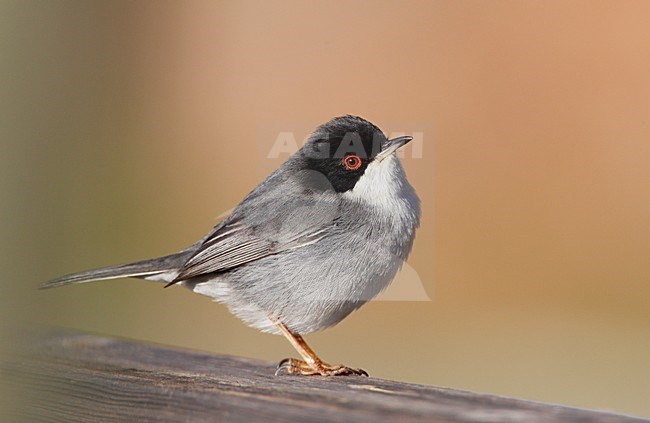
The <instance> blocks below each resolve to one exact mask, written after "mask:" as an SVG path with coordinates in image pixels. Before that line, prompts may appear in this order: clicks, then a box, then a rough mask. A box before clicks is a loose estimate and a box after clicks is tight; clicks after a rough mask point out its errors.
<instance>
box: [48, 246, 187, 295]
mask: <svg viewBox="0 0 650 423" xmlns="http://www.w3.org/2000/svg"><path fill="white" fill-rule="evenodd" d="M197 247H198V244H195V245H192V246H191V247H190V248H188V249H186V250H183V251H181V252H179V253H176V254H171V255H169V256H165V257H159V258H154V259H150V260H143V261H138V262H135V263H129V264H122V265H118V266H109V267H103V268H101V269H93V270H86V271H85V272H79V273H71V274H69V275H65V276H61V277H60V278H56V279H52V280H50V281H48V282H45V283H44V284H43V285H41V287H40V288H41V289H48V288H56V287H59V286H64V285H71V284H77V283H84V282H90V281H100V280H107V279H117V278H142V279H151V280H159V281H165V282H169V281H171V280H172V279H174V278H175V277H176V274H177V273H178V269H180V268H181V267H182V266H183V264H185V262H186V261H187V260H188V259H189V258H190V256H191V255H192V253H193V252H194V250H196V248H197Z"/></svg>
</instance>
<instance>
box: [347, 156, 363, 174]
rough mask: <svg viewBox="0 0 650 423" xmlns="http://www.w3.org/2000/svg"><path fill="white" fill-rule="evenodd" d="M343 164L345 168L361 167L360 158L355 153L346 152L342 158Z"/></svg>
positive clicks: (354, 168) (355, 168)
mask: <svg viewBox="0 0 650 423" xmlns="http://www.w3.org/2000/svg"><path fill="white" fill-rule="evenodd" d="M343 166H345V168H346V169H347V170H357V169H359V168H360V167H361V159H360V158H359V156H357V155H356V154H348V155H347V156H345V157H344V158H343Z"/></svg>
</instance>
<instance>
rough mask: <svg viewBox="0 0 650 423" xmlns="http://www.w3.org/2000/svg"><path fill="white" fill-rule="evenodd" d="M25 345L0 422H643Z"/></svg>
mask: <svg viewBox="0 0 650 423" xmlns="http://www.w3.org/2000/svg"><path fill="white" fill-rule="evenodd" d="M23 338H25V337H24V336H23ZM28 338H29V339H30V341H29V342H23V345H24V346H23V348H21V349H19V350H18V351H17V352H14V353H13V354H11V355H10V356H9V357H8V358H5V359H4V360H3V361H2V366H1V370H2V380H3V381H4V382H5V383H7V382H8V383H9V384H10V386H11V387H12V392H14V393H15V394H16V396H19V397H20V400H14V401H13V403H12V404H10V406H9V407H4V410H2V413H3V414H4V418H0V420H2V421H66V422H69V421H84V422H94V421H101V422H107V421H134V420H137V421H152V420H155V421H192V422H195V421H233V422H253V421H265V422H276V421H277V422H280V421H305V422H311V421H333V422H343V421H361V422H365V421H368V422H394V421H400V422H402V421H403V422H421V421H422V422H423V421H428V422H431V421H440V422H443V421H444V422H447V421H448V422H540V421H548V422H554V421H562V422H569V421H576V422H577V421H579V422H643V421H645V422H648V420H643V419H638V418H633V417H627V416H622V415H616V414H611V413H604V412H597V411H590V410H582V409H576V408H570V407H563V406H557V405H550V404H542V403H537V402H531V401H524V400H517V399H511V398H503V397H498V396H494V395H484V394H476V393H472V392H466V391H460V390H456V389H449V388H437V387H432V386H424V385H417V384H409V383H403V382H395V381H390V380H382V379H375V378H366V377H334V378H323V377H300V376H274V371H275V364H274V363H269V362H263V361H257V360H251V359H245V358H238V357H229V356H223V355H214V354H207V353H201V352H194V351H187V350H181V349H175V348H168V347H163V346H158V345H149V344H143V343H137V342H132V341H126V340H120V339H114V338H107V337H100V336H93V335H86V334H70V333H40V334H39V335H37V336H34V335H30V336H28ZM25 345H26V346H25ZM0 417H2V415H0Z"/></svg>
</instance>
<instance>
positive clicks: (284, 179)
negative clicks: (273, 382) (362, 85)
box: [41, 115, 420, 376]
mask: <svg viewBox="0 0 650 423" xmlns="http://www.w3.org/2000/svg"><path fill="white" fill-rule="evenodd" d="M411 140H412V137H410V136H401V137H397V138H393V139H388V138H387V137H386V135H385V134H384V133H383V132H382V131H381V130H380V129H379V128H378V127H377V126H375V125H374V124H372V123H371V122H369V121H368V120H366V119H363V118H361V117H358V116H353V115H345V116H339V117H335V118H333V119H331V120H330V121H328V122H326V123H324V124H322V125H320V126H318V127H317V128H316V129H315V130H314V131H313V132H312V133H311V135H310V136H309V137H308V139H307V140H306V141H305V143H304V144H303V146H302V147H301V148H300V149H298V151H296V152H295V153H294V154H293V155H291V156H290V157H289V158H288V159H287V160H286V161H285V162H284V163H283V164H282V165H281V166H280V167H279V168H277V169H276V170H275V171H274V172H273V173H272V174H271V175H269V176H268V177H267V178H266V179H265V180H264V181H262V182H261V183H260V184H259V185H258V186H257V187H255V188H254V189H253V190H252V191H251V192H250V193H249V194H248V195H246V197H244V199H243V200H242V201H241V202H240V203H239V205H237V206H236V207H235V208H234V209H233V211H232V212H231V213H230V214H229V215H227V217H225V218H224V219H223V220H222V221H220V222H219V223H218V224H217V225H216V226H214V227H213V228H212V230H211V231H209V232H208V234H207V235H206V236H204V237H203V238H202V239H200V240H199V241H198V242H196V243H194V244H193V245H191V246H190V247H188V248H186V249H184V250H182V251H180V252H177V253H175V254H171V255H167V256H164V257H159V258H154V259H149V260H143V261H138V262H134V263H129V264H125V265H117V266H109V267H104V268H99V269H94V270H88V271H83V272H79V273H73V274H69V275H66V276H62V277H59V278H56V279H52V280H50V281H48V282H46V283H44V284H43V285H41V288H54V287H60V286H64V285H71V284H79V283H84V282H89V281H96V280H108V279H117V278H139V279H145V280H151V281H159V282H164V283H166V284H165V287H169V286H172V285H180V286H183V287H186V288H188V289H190V290H192V291H193V292H195V293H197V294H202V295H205V296H208V297H211V298H212V299H213V300H215V301H216V302H219V303H222V304H225V305H226V307H227V308H228V309H229V311H230V312H231V313H232V314H234V315H235V316H237V317H239V318H240V319H241V320H243V322H244V323H246V324H247V325H249V326H251V327H254V328H257V329H259V330H261V331H263V332H267V333H273V334H281V335H283V336H284V337H286V338H287V339H288V340H289V342H290V343H291V344H292V345H293V347H294V348H295V349H296V350H297V352H298V353H299V354H300V356H301V359H297V358H287V359H284V360H282V361H281V362H280V363H279V364H278V367H277V371H276V375H278V374H295V375H306V376H309V375H320V376H355V375H356V376H359V375H363V376H368V373H367V372H365V371H364V370H362V369H357V368H352V367H348V366H345V365H342V364H339V365H331V364H328V363H326V362H325V361H323V360H321V359H320V357H319V356H318V355H317V354H316V353H315V352H314V351H313V350H312V349H311V348H310V347H309V345H308V344H307V342H306V341H305V340H304V338H303V335H305V334H309V333H312V332H315V331H320V330H323V329H326V328H329V327H331V326H334V325H336V324H337V323H339V322H340V321H341V320H343V319H344V318H345V317H347V316H348V315H349V314H350V313H352V312H353V311H355V310H357V309H358V308H359V307H361V306H362V305H364V304H365V303H367V302H368V301H370V300H371V299H373V298H374V297H375V296H377V295H378V294H379V293H380V292H381V291H382V290H383V289H385V288H386V287H387V286H388V285H389V284H390V283H391V281H392V280H393V279H394V277H395V275H396V274H397V272H398V271H399V269H400V268H401V266H402V265H403V263H404V262H405V261H406V259H407V257H408V255H409V253H410V251H411V249H412V246H413V242H414V238H415V232H416V229H417V228H418V227H419V223H420V200H419V198H418V196H417V194H416V193H415V190H414V189H413V187H412V186H411V184H410V183H409V181H408V180H407V177H406V173H405V171H404V168H403V167H402V165H401V163H400V160H399V158H398V157H397V155H396V151H397V150H398V149H399V148H401V147H402V146H404V145H405V144H407V143H408V142H409V141H411Z"/></svg>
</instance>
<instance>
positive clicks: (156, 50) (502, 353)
mask: <svg viewBox="0 0 650 423" xmlns="http://www.w3.org/2000/svg"><path fill="white" fill-rule="evenodd" d="M0 8H1V11H0V49H1V50H0V67H1V68H0V69H1V71H0V72H1V73H0V77H1V78H2V79H1V81H0V99H1V100H0V108H1V109H0V110H1V113H0V121H1V123H0V131H1V132H2V133H1V134H0V138H1V140H2V141H1V143H0V149H1V150H0V188H1V191H0V194H1V195H2V197H1V199H0V201H1V204H0V213H1V216H2V219H1V222H0V231H1V236H2V243H1V244H0V248H2V251H1V254H0V255H1V256H0V263H1V266H2V278H1V280H0V290H1V291H0V305H1V307H2V308H1V311H0V316H1V319H2V326H3V327H4V328H5V329H6V328H12V327H20V326H21V325H31V324H45V325H52V326H62V327H68V328H73V329H79V330H84V331H91V332H97V333H103V334H110V335H114V336H121V337H129V338H134V339H139V340H146V341H153V342H159V343H164V344H172V345H178V346H183V347H188V348H195V349H202V350H207V351H213V352H218V353H226V354H235V355H241V356H247V357H257V358H262V359H265V360H273V361H277V360H279V359H281V358H284V357H286V356H290V355H294V352H293V351H292V349H291V346H290V345H289V344H288V343H287V342H286V341H285V340H284V339H282V338H280V337H274V336H270V335H264V334H261V333H258V332H257V331H255V330H253V329H250V328H247V327H246V326H244V325H243V324H242V323H241V322H239V321H238V320H237V319H236V318H234V317H232V316H231V315H230V314H229V313H228V312H227V310H226V309H225V307H223V306H221V305H217V304H213V303H212V302H211V301H210V300H209V299H208V298H205V297H200V296H197V295H194V294H192V293H190V292H189V291H185V290H182V289H162V286H161V285H156V284H153V283H147V282H143V281H136V280H124V281H119V282H111V283H108V282H107V283H96V284H88V285H83V286H78V287H73V288H66V289H58V290H51V291H37V290H36V289H35V288H36V286H38V284H39V283H40V282H43V281H45V280H47V279H50V278H52V277H55V276H59V275H61V274H64V273H69V272H73V271H78V270H83V269H87V268H92V267H99V266H103V265H108V264H116V263H122V262H127V261H133V260H138V259H143V258H148V257H153V256H157V255H163V254H167V253H170V252H173V251H175V250H179V249H181V248H184V247H185V246H187V245H189V244H191V243H192V242H194V241H195V240H196V239H198V238H199V237H201V236H202V235H203V234H204V233H206V232H207V231H208V230H209V229H210V228H211V227H212V226H213V225H214V224H216V223H217V221H218V220H217V216H218V215H219V214H221V213H223V212H225V211H227V210H228V209H230V208H232V207H233V206H235V205H236V204H237V203H238V202H239V201H240V200H241V198H242V197H243V196H244V195H245V194H246V193H247V192H248V191H249V190H251V189H252V188H253V187H254V186H255V185H256V184H257V183H258V182H259V181H261V180H262V178H264V177H265V175H266V174H267V173H268V172H269V171H270V170H272V169H273V168H274V167H275V166H276V165H277V164H278V162H273V161H269V159H267V158H266V156H264V153H263V152H265V151H269V149H270V148H271V146H272V145H273V143H274V142H275V141H276V138H275V137H276V136H277V131H276V132H275V133H274V132H273V131H272V130H271V129H273V128H276V129H277V128H280V129H282V130H285V131H291V130H295V131H297V132H298V133H303V132H304V131H307V130H309V129H313V128H315V127H316V126H317V125H319V124H320V123H323V122H325V121H327V120H329V119H330V118H331V117H334V116H337V115H341V114H346V113H352V114H358V115H361V116H363V117H365V118H367V119H369V120H371V121H372V122H374V123H376V124H377V125H379V126H380V127H382V128H384V129H386V130H390V131H393V130H395V131H398V130H399V131H409V130H419V131H422V139H423V143H422V154H421V157H419V158H418V157H413V154H409V153H408V152H407V154H406V158H405V160H404V163H405V168H406V171H407V173H408V175H409V178H410V180H411V183H412V184H413V185H414V186H415V188H416V189H417V191H418V193H419V195H420V197H421V199H422V207H423V218H422V227H421V229H420V231H419V232H418V235H417V238H416V242H415V247H414V250H413V253H412V255H411V258H410V259H409V266H410V267H411V268H412V269H411V270H413V271H414V272H415V273H416V274H417V279H418V281H421V283H422V285H423V287H424V289H425V290H426V293H427V294H428V296H429V297H430V298H431V301H416V302H411V301H376V302H373V303H370V304H368V305H367V306H365V307H364V308H362V309H361V310H360V311H359V312H357V313H355V314H353V315H352V316H350V317H349V318H348V319H346V320H345V321H344V322H342V323H341V324H340V325H338V326H337V327H335V328H333V329H330V330H328V331H326V332H323V333H318V334H314V335H310V336H308V338H307V339H308V341H310V342H311V343H312V344H313V347H314V349H315V350H316V351H317V352H318V353H319V354H320V355H321V356H322V357H323V358H325V359H327V360H329V361H332V362H345V363H346V364H348V365H351V366H355V367H362V368H364V369H366V370H367V371H368V372H369V373H370V374H371V375H373V376H377V377H382V378H392V379H398V380H404V381H412V382H420V383H426V384H433V385H442V386H452V387H456V388H462V389H470V390H475V391H482V392H489V393H493V394H500V395H508V396H515V397H521V398H529V399H535V400H541V401H550V402H556V403H562V404H569V405H575V406H581V407H590V408H598V409H608V410H615V411H619V412H625V413H631V414H637V415H645V416H650V396H649V393H650V361H649V358H650V254H649V253H650V118H649V112H650V25H648V22H650V2H647V1H544V2H532V1H500V0H494V1H459V0H454V1H400V2H398V1H381V2H380V1H352V2H329V1H316V2H301V1H254V2H250V1H232V2H207V1H205V2H203V1H186V2H175V1H158V2H145V1H143V2H126V1H121V2H118V1H111V2H84V1H48V2H35V1H5V2H3V3H2V5H1V6H0ZM300 131H303V132H300ZM303 135H304V134H303ZM298 138H300V137H298Z"/></svg>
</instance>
